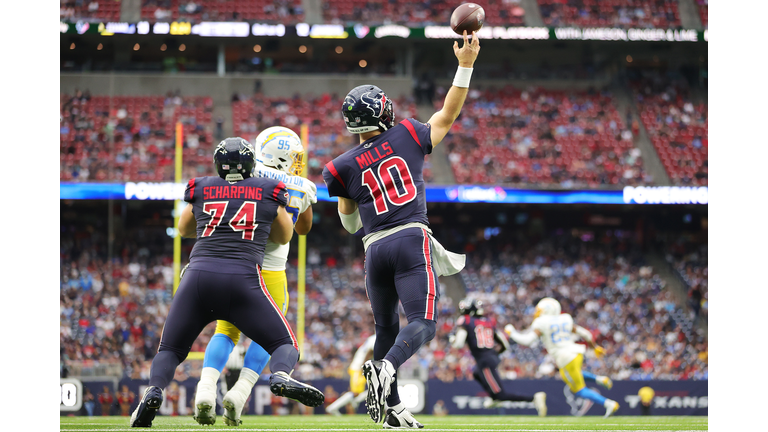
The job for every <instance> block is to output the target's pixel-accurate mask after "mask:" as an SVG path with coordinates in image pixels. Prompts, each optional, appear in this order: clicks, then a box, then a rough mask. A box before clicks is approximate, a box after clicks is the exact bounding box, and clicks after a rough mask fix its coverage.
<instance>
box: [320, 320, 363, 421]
mask: <svg viewBox="0 0 768 432" xmlns="http://www.w3.org/2000/svg"><path fill="white" fill-rule="evenodd" d="M375 343H376V335H372V336H368V338H367V339H366V340H365V342H363V344H362V345H360V347H359V348H358V349H357V351H355V355H354V356H353V357H352V362H351V363H350V364H349V369H347V372H348V373H349V391H348V392H345V393H344V394H343V395H341V396H339V398H338V399H336V400H335V401H334V402H333V403H332V404H330V405H328V407H327V408H326V409H325V412H327V413H328V414H333V415H341V413H340V412H339V409H340V408H341V407H343V406H345V405H347V404H350V403H351V404H352V406H353V407H354V408H355V409H357V406H358V405H360V402H362V401H363V400H365V398H366V396H367V395H368V393H367V391H366V390H365V377H364V376H363V362H365V360H366V358H368V356H369V355H371V353H372V352H373V346H374V344H375Z"/></svg>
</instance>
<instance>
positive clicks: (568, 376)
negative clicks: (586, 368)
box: [560, 354, 587, 394]
mask: <svg viewBox="0 0 768 432" xmlns="http://www.w3.org/2000/svg"><path fill="white" fill-rule="evenodd" d="M582 363H584V356H583V355H581V354H578V355H577V356H576V358H575V359H573V360H571V362H570V363H568V364H567V365H565V367H564V368H560V376H562V377H563V381H565V382H566V384H568V388H570V389H571V393H573V394H576V393H577V392H578V391H579V390H581V389H583V388H584V387H586V386H587V385H586V384H585V383H584V375H582V373H581V365H582Z"/></svg>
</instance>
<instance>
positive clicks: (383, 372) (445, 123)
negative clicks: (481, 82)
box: [323, 32, 480, 428]
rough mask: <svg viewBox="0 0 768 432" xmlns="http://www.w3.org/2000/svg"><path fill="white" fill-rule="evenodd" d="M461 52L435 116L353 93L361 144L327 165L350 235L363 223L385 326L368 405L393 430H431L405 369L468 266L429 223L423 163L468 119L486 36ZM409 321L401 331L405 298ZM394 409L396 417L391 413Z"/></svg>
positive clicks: (376, 305)
mask: <svg viewBox="0 0 768 432" xmlns="http://www.w3.org/2000/svg"><path fill="white" fill-rule="evenodd" d="M453 51H454V54H455V55H456V58H457V59H458V60H459V68H458V70H457V72H456V77H455V78H454V81H453V86H451V88H450V90H449V91H448V94H447V95H446V96H445V104H444V105H443V108H442V109H441V110H440V111H438V112H436V113H435V114H434V115H432V117H431V118H430V119H429V121H428V122H427V123H426V124H425V123H420V122H419V121H416V120H413V119H405V120H404V121H402V122H400V123H399V124H396V123H395V115H394V112H393V107H392V101H391V100H390V99H389V98H388V97H387V95H386V94H385V93H384V92H383V91H382V90H381V89H380V88H378V87H376V86H374V85H362V86H358V87H355V88H354V89H352V90H351V91H350V92H349V94H347V96H346V97H345V98H344V103H343V104H342V115H343V116H344V121H345V123H346V127H347V130H348V131H349V132H351V133H353V134H359V135H360V145H358V146H357V147H355V148H353V149H351V150H349V151H347V152H346V153H344V154H343V155H341V156H339V157H337V158H336V159H334V160H333V161H331V162H329V163H328V164H326V166H325V169H324V170H323V179H324V180H325V183H326V185H327V186H328V193H329V194H330V195H331V196H337V197H339V204H338V210H339V217H340V218H341V223H342V225H343V226H344V228H345V229H346V230H347V231H349V232H350V233H355V232H357V231H358V230H359V229H360V228H363V231H364V232H365V234H366V235H365V237H364V238H363V245H364V247H365V273H366V291H367V294H368V298H369V299H370V304H371V309H372V311H373V317H374V323H375V326H376V343H375V345H374V348H373V359H374V360H373V361H371V360H369V361H367V362H365V364H364V365H363V374H364V375H365V378H366V381H367V384H368V396H367V398H366V407H367V409H368V414H369V415H370V416H371V419H372V420H373V421H374V422H375V423H379V422H381V421H382V420H383V421H384V427H385V428H421V427H424V426H423V425H422V424H421V423H419V422H417V421H416V420H415V419H414V418H413V416H412V415H411V413H410V412H409V411H408V410H407V409H406V408H405V406H404V405H403V404H402V403H401V401H400V396H399V394H398V391H397V381H396V372H397V369H398V368H399V367H400V365H401V364H403V363H405V361H406V360H408V359H409V358H410V357H411V356H413V354H414V353H416V351H418V350H419V348H421V346H422V345H423V344H425V343H426V342H429V341H430V340H432V338H433V337H434V336H435V324H436V321H437V300H438V297H439V292H438V289H439V285H438V280H437V277H438V276H440V275H450V274H454V273H457V272H459V271H460V270H461V269H462V268H463V267H464V263H465V257H464V256H463V255H457V254H452V253H450V252H447V251H446V250H445V249H444V248H443V247H442V246H441V245H440V243H438V242H437V241H436V240H435V239H434V238H432V236H431V231H430V230H429V228H428V225H429V221H428V220H427V202H426V197H425V192H424V178H423V175H422V168H423V165H424V157H425V156H426V155H428V154H430V153H432V148H433V147H434V146H436V145H438V144H439V143H440V142H441V141H442V140H443V138H444V137H445V135H446V134H447V133H448V131H449V130H450V128H451V125H453V122H454V121H455V120H456V118H457V117H458V116H459V113H460V112H461V107H462V105H463V104H464V99H465V98H466V96H467V92H468V89H469V81H470V77H471V74H472V66H473V64H474V62H475V59H476V58H477V54H478V53H479V51H480V41H479V39H478V38H477V35H476V34H475V33H474V32H473V33H472V41H471V43H470V42H469V41H468V38H467V34H466V32H465V33H464V43H463V46H462V47H461V48H459V44H458V42H454V44H453ZM398 300H399V301H400V302H401V303H402V305H403V309H404V310H405V314H406V315H407V318H408V325H407V326H406V327H405V328H403V329H402V330H400V322H399V321H400V320H399V317H398V310H397V306H398V305H397V303H398ZM385 405H386V406H387V407H388V408H387V410H386V418H385V416H384V414H385V412H384V408H385Z"/></svg>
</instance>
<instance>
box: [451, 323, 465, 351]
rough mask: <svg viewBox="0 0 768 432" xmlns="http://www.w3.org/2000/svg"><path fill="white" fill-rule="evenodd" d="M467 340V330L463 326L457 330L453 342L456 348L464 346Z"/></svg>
mask: <svg viewBox="0 0 768 432" xmlns="http://www.w3.org/2000/svg"><path fill="white" fill-rule="evenodd" d="M466 341H467V331H466V330H464V329H463V328H460V329H458V330H456V339H454V340H453V343H452V344H451V346H452V347H454V348H457V349H458V348H461V347H463V346H464V343H465V342H466Z"/></svg>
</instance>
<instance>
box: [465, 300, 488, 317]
mask: <svg viewBox="0 0 768 432" xmlns="http://www.w3.org/2000/svg"><path fill="white" fill-rule="evenodd" d="M459 314H460V315H470V316H483V315H484V314H485V310H483V302H482V301H480V300H470V299H464V300H462V301H460V302H459Z"/></svg>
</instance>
